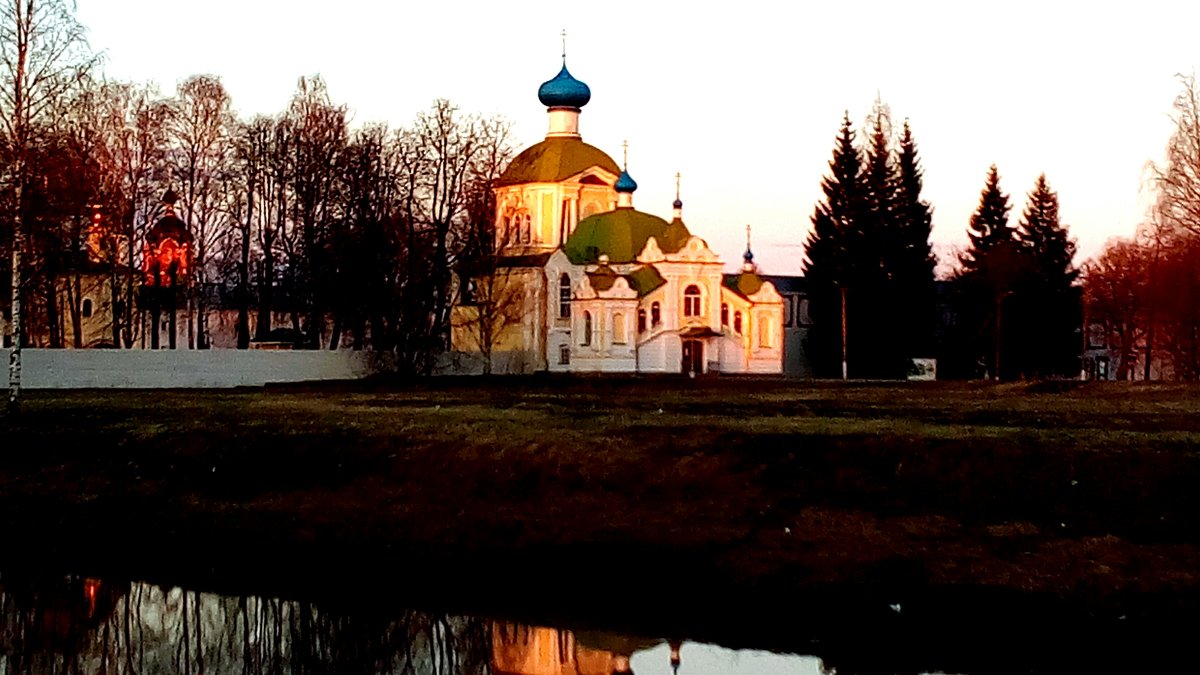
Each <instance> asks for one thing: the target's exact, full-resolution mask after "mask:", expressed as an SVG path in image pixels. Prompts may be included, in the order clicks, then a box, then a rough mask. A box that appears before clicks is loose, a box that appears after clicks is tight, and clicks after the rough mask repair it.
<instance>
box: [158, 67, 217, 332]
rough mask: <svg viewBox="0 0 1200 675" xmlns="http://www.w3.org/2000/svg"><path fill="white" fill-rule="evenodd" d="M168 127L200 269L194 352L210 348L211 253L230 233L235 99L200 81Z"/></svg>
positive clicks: (194, 287)
mask: <svg viewBox="0 0 1200 675" xmlns="http://www.w3.org/2000/svg"><path fill="white" fill-rule="evenodd" d="M173 103H174V105H173V110H172V114H171V117H170V120H169V122H168V125H167V129H168V134H169V137H170V140H171V145H172V147H171V150H170V154H171V164H172V170H173V174H174V178H175V180H176V181H178V184H179V186H180V192H181V194H182V196H183V200H184V213H185V214H186V216H185V221H186V222H187V224H188V227H189V228H191V230H192V236H193V237H194V240H195V247H196V248H195V251H194V253H193V255H194V267H193V270H192V274H191V278H190V279H189V288H190V289H191V291H192V292H191V293H190V294H189V304H192V305H193V308H194V312H195V318H193V317H192V316H191V312H189V317H188V342H189V345H190V346H191V347H193V348H200V349H204V348H207V347H208V340H209V337H208V321H207V319H208V307H207V303H206V295H207V287H208V272H209V270H208V265H209V253H210V251H211V250H212V249H213V248H214V247H215V246H217V245H218V243H219V242H220V241H221V239H223V238H224V237H225V236H226V234H227V232H228V227H229V221H228V219H227V217H226V216H227V212H226V211H225V210H223V209H222V204H221V202H222V196H221V194H220V188H221V187H222V181H223V176H222V173H223V172H225V171H227V170H228V166H229V160H230V153H231V149H232V148H231V144H230V139H229V129H230V126H231V125H232V123H233V113H232V110H231V107H230V105H231V104H230V99H229V94H228V93H227V92H226V91H225V87H224V85H222V84H221V81H220V80H219V79H218V78H216V77H214V76H211V75H195V76H193V77H190V78H188V79H187V80H184V81H183V83H182V84H180V85H179V90H178V93H177V98H176V100H175V101H174V102H173Z"/></svg>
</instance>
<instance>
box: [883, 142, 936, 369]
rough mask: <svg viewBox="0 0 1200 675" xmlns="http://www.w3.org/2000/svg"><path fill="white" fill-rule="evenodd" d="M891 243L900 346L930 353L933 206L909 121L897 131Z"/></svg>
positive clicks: (916, 354)
mask: <svg viewBox="0 0 1200 675" xmlns="http://www.w3.org/2000/svg"><path fill="white" fill-rule="evenodd" d="M896 172H897V177H896V189H895V195H894V208H895V232H896V236H895V241H894V247H893V249H892V250H893V256H894V263H893V265H892V268H893V271H892V279H893V283H894V285H895V287H896V291H897V294H898V295H899V297H900V298H901V299H902V302H903V305H904V306H907V307H909V308H911V311H910V312H909V314H908V317H907V321H905V322H904V323H903V324H902V327H903V335H902V336H901V337H902V344H903V347H904V349H905V355H906V357H907V358H909V359H911V358H915V357H929V356H933V355H934V349H935V345H934V344H933V342H934V333H935V326H936V321H937V316H936V311H937V295H936V286H935V282H934V268H935V267H936V264H937V261H936V259H935V258H934V255H933V250H932V248H931V247H930V244H929V237H930V234H931V230H932V228H933V209H932V208H931V207H930V205H929V202H927V201H925V200H923V199H922V198H921V189H922V186H923V173H924V172H923V171H922V169H921V161H920V158H919V157H918V156H917V144H916V141H915V140H914V139H913V134H912V128H911V127H910V126H909V124H908V120H905V121H904V129H903V131H902V132H901V135H900V148H899V151H898V152H897V158H896Z"/></svg>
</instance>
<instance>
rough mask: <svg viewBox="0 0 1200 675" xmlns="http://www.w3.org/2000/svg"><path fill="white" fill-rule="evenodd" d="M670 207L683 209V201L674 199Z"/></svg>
mask: <svg viewBox="0 0 1200 675" xmlns="http://www.w3.org/2000/svg"><path fill="white" fill-rule="evenodd" d="M671 206H672V207H673V208H676V209H682V208H683V200H682V199H680V198H678V197H676V198H675V203H673V204H671Z"/></svg>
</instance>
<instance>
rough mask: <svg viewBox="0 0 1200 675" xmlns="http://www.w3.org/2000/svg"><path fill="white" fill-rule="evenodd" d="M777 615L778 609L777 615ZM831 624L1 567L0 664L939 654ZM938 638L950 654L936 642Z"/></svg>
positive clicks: (852, 664) (533, 667)
mask: <svg viewBox="0 0 1200 675" xmlns="http://www.w3.org/2000/svg"><path fill="white" fill-rule="evenodd" d="M593 600H594V598H593ZM889 609H890V611H893V612H894V613H896V614H900V612H901V608H899V607H894V608H889ZM786 616H787V613H786V612H781V613H780V614H779V617H778V621H779V622H783V623H785V622H786V621H787V619H786ZM761 619H762V617H756V618H755V619H754V620H755V621H761ZM785 626H786V623H785ZM839 630H841V631H842V632H843V633H845V632H850V633H851V634H850V635H846V636H845V637H846V639H845V640H839V639H838V638H837V636H836V635H835V636H829V635H818V636H815V637H814V636H813V635H807V636H806V635H796V636H795V641H794V644H796V645H800V646H801V649H799V650H797V651H800V652H804V651H805V650H808V651H809V653H807V654H806V653H774V652H772V651H769V650H767V649H763V648H761V647H759V646H756V645H755V644H753V640H751V643H746V642H745V641H744V640H745V638H744V636H742V637H739V638H738V639H739V640H740V641H741V642H740V643H739V644H737V645H733V646H723V645H722V644H720V640H712V639H709V638H707V637H706V638H702V639H691V638H690V637H689V636H688V635H671V634H654V632H653V631H641V634H630V633H628V632H624V631H623V630H622V629H621V627H619V626H606V625H596V624H594V623H590V624H583V623H573V622H571V621H564V622H558V623H550V622H538V621H530V620H528V619H525V618H513V617H512V616H506V615H505V614H504V613H503V612H490V613H487V614H471V613H456V612H441V611H421V610H417V609H408V608H404V607H397V606H393V604H392V603H391V602H390V601H387V602H381V603H380V604H372V602H370V601H366V602H364V601H362V599H361V598H360V599H358V600H356V601H355V602H351V603H343V602H338V601H319V600H304V599H285V598H279V597H266V596H258V595H244V594H243V595H239V594H222V593H215V592H204V591H197V590H192V589H187V588H181V587H178V586H171V585H159V584H153V583H146V582H137V581H113V580H110V579H100V578H92V577H82V576H52V575H51V576H47V575H40V576H38V577H36V578H34V577H30V576H29V575H20V576H13V575H0V675H16V674H17V673H22V674H29V675H40V674H47V675H49V674H51V673H79V674H84V675H93V674H95V675H101V674H103V675H132V674H134V673H197V674H199V673H236V674H241V675H258V674H280V675H285V674H300V673H379V674H384V673H387V674H398V675H410V674H411V675H492V674H494V675H620V674H622V673H636V674H637V675H783V674H787V675H805V674H819V673H832V672H837V673H854V672H861V673H867V672H906V673H908V672H911V673H920V672H941V669H940V668H938V665H939V663H945V662H946V661H945V659H942V658H939V653H938V651H937V650H938V649H939V648H935V649H934V650H932V651H930V650H928V649H923V650H918V651H916V652H912V653H905V649H904V648H903V647H902V646H901V647H897V643H885V644H881V643H880V641H879V640H878V639H875V638H873V637H871V636H869V635H867V634H865V633H864V634H862V635H855V634H853V631H846V629H845V628H844V627H843V628H841V629H839ZM666 632H669V631H666ZM786 632H787V631H786V630H785V631H783V633H784V634H786ZM646 633H649V634H646ZM1097 637H1099V636H1097ZM905 640H906V641H908V642H919V643H929V644H935V645H937V644H939V643H938V641H937V640H936V639H934V640H908V638H905ZM1046 644H1054V641H1053V640H1050V641H1048V642H1043V643H1040V646H1039V647H1038V648H1033V647H1031V646H1029V645H1009V646H1008V647H1009V649H1007V650H1006V651H1004V652H1003V653H1001V652H1000V651H991V650H989V649H987V648H983V649H977V650H976V651H975V653H974V658H973V659H968V660H967V661H965V662H964V661H963V660H962V659H961V657H957V660H956V661H954V663H956V664H957V665H958V666H961V668H959V669H957V670H955V671H951V672H978V673H990V672H1075V670H1076V668H1074V667H1071V666H1069V665H1067V666H1064V665H1063V664H1064V663H1065V664H1070V663H1072V662H1074V663H1076V665H1080V666H1083V665H1093V666H1094V665H1095V664H1094V663H1088V661H1090V659H1087V658H1084V659H1080V660H1076V659H1075V657H1074V656H1072V655H1071V654H1068V653H1066V652H1064V653H1059V654H1051V655H1049V658H1047V656H1048V655H1047V654H1046V653H1044V652H1043V651H1042V648H1044V647H1045V645H1046ZM1125 646H1128V647H1132V649H1130V650H1125V651H1122V649H1120V647H1122V646H1121V645H1116V644H1112V643H1109V644H1104V643H1101V642H1098V643H1097V644H1096V645H1095V646H1094V650H1095V651H1094V652H1093V654H1094V655H1095V654H1098V655H1099V656H1101V657H1106V656H1109V657H1111V660H1110V661H1109V662H1108V665H1109V666H1118V665H1119V664H1122V663H1123V662H1124V661H1123V659H1125V657H1127V656H1129V655H1130V654H1133V655H1134V656H1135V657H1136V653H1137V645H1125ZM734 647H736V648H734ZM756 647H759V648H756ZM1077 647H1078V643H1072V649H1075V648H1077ZM940 648H944V649H945V651H946V653H952V652H954V650H953V649H952V648H951V645H949V644H943V645H942V647H940ZM818 653H819V654H822V656H817V655H813V654H818ZM1157 654H1158V655H1159V656H1161V655H1162V653H1161V652H1157ZM1100 661H1101V662H1103V661H1104V659H1103V658H1101V659H1100ZM1055 664H1057V665H1055ZM1148 664H1149V661H1146V662H1144V663H1142V665H1148ZM1193 665H1194V664H1193ZM1102 670H1105V671H1108V670H1110V669H1109V668H1103V669H1102Z"/></svg>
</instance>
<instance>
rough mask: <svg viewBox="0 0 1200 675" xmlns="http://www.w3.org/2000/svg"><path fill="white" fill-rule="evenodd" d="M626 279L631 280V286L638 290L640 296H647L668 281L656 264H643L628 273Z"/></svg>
mask: <svg viewBox="0 0 1200 675" xmlns="http://www.w3.org/2000/svg"><path fill="white" fill-rule="evenodd" d="M625 279H627V280H628V281H629V287H630V288H632V289H633V290H635V291H637V294H638V297H639V298H644V297H646V296H647V295H649V294H650V293H651V292H652V291H653V290H654V289H656V288H658V287H659V286H662V285H663V284H665V283H667V280H666V279H664V278H663V276H662V275H661V274H659V273H658V268H657V267H655V266H654V265H642V266H641V267H639V268H637V269H635V270H634V271H632V272H630V273H629V274H626V275H625Z"/></svg>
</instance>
